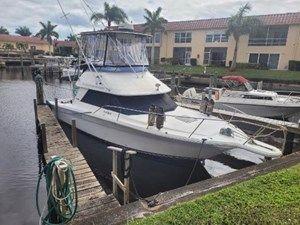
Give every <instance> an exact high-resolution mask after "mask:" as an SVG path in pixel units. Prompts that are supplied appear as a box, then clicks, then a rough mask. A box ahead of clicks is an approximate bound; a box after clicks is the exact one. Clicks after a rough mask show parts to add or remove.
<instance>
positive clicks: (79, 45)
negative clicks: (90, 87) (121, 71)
mask: <svg viewBox="0 0 300 225" xmlns="http://www.w3.org/2000/svg"><path fill="white" fill-rule="evenodd" d="M57 3H58V5H59V7H60V9H61V12H62V14H63V17H64V18H65V19H66V21H67V23H68V25H69V27H70V30H71V32H72V33H73V35H75V39H76V42H77V44H78V47H79V49H80V50H81V52H82V55H83V57H84V59H85V62H86V64H87V66H88V68H89V70H90V71H91V67H90V66H92V68H93V70H94V71H95V72H96V73H98V74H99V75H100V77H101V78H102V75H101V74H100V73H99V72H98V71H97V70H96V68H95V67H94V65H93V63H92V62H91V64H90V65H89V61H88V58H87V57H86V55H85V54H84V51H83V48H82V46H81V43H80V42H79V40H78V38H77V35H76V34H75V32H74V30H73V27H72V25H71V24H70V22H69V20H68V17H67V14H66V13H65V11H64V9H63V7H62V5H61V3H60V1H59V0H57ZM102 83H104V84H105V82H103V80H102ZM104 86H105V88H106V89H107V90H108V91H110V89H109V88H107V87H106V85H104Z"/></svg>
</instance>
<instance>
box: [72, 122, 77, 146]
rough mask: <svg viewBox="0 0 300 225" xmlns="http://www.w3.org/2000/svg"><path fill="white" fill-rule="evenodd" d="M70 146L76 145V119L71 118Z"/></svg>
mask: <svg viewBox="0 0 300 225" xmlns="http://www.w3.org/2000/svg"><path fill="white" fill-rule="evenodd" d="M72 146H73V147H77V128H76V120H72Z"/></svg>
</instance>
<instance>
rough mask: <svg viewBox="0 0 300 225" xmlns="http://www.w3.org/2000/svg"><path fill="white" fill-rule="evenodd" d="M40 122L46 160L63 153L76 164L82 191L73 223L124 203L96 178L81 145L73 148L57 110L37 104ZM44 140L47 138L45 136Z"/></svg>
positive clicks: (78, 191)
mask: <svg viewBox="0 0 300 225" xmlns="http://www.w3.org/2000/svg"><path fill="white" fill-rule="evenodd" d="M35 107H36V117H37V118H36V119H37V121H38V124H39V125H41V124H44V125H43V127H44V129H45V134H44V135H43V136H44V139H45V140H44V141H43V146H44V148H46V152H45V153H44V158H45V160H46V162H48V161H49V160H50V159H51V156H61V157H63V158H65V159H67V160H69V161H70V162H71V164H72V166H73V169H74V173H75V178H76V184H77V194H78V208H77V213H76V215H75V217H74V218H73V220H72V221H71V224H74V225H76V224H82V223H83V221H85V220H89V221H92V220H90V219H89V218H91V217H95V216H97V217H98V216H101V215H103V214H105V213H109V211H111V210H113V209H116V208H117V207H119V206H120V204H119V202H118V201H117V199H116V198H115V197H114V196H113V194H106V193H105V191H104V189H103V188H102V186H101V184H100V183H99V182H98V180H97V179H96V177H95V175H94V173H93V172H92V170H91V168H90V166H89V165H88V163H87V161H86V160H85V158H84V157H83V155H82V154H81V152H80V151H79V149H78V148H77V147H73V146H72V145H71V143H70V141H69V140H68V138H67V136H66V135H65V133H64V131H63V129H62V128H61V126H60V124H59V122H58V121H57V119H56V118H55V116H54V113H53V112H52V111H51V109H50V108H49V107H48V106H47V105H35ZM42 139H43V137H42Z"/></svg>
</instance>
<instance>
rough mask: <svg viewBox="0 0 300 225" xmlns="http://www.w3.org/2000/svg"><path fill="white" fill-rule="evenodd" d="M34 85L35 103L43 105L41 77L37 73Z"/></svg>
mask: <svg viewBox="0 0 300 225" xmlns="http://www.w3.org/2000/svg"><path fill="white" fill-rule="evenodd" d="M35 86H36V99H37V105H44V88H43V78H42V76H41V75H39V74H38V75H37V76H35Z"/></svg>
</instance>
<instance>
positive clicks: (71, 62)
mask: <svg viewBox="0 0 300 225" xmlns="http://www.w3.org/2000/svg"><path fill="white" fill-rule="evenodd" d="M82 71H83V70H82V69H79V66H78V61H77V60H76V59H75V58H74V57H65V58H64V63H63V66H62V74H61V76H60V79H61V80H63V79H67V80H70V81H71V80H72V79H73V80H74V79H76V78H77V77H78V76H79V75H80V74H81V73H82Z"/></svg>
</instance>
